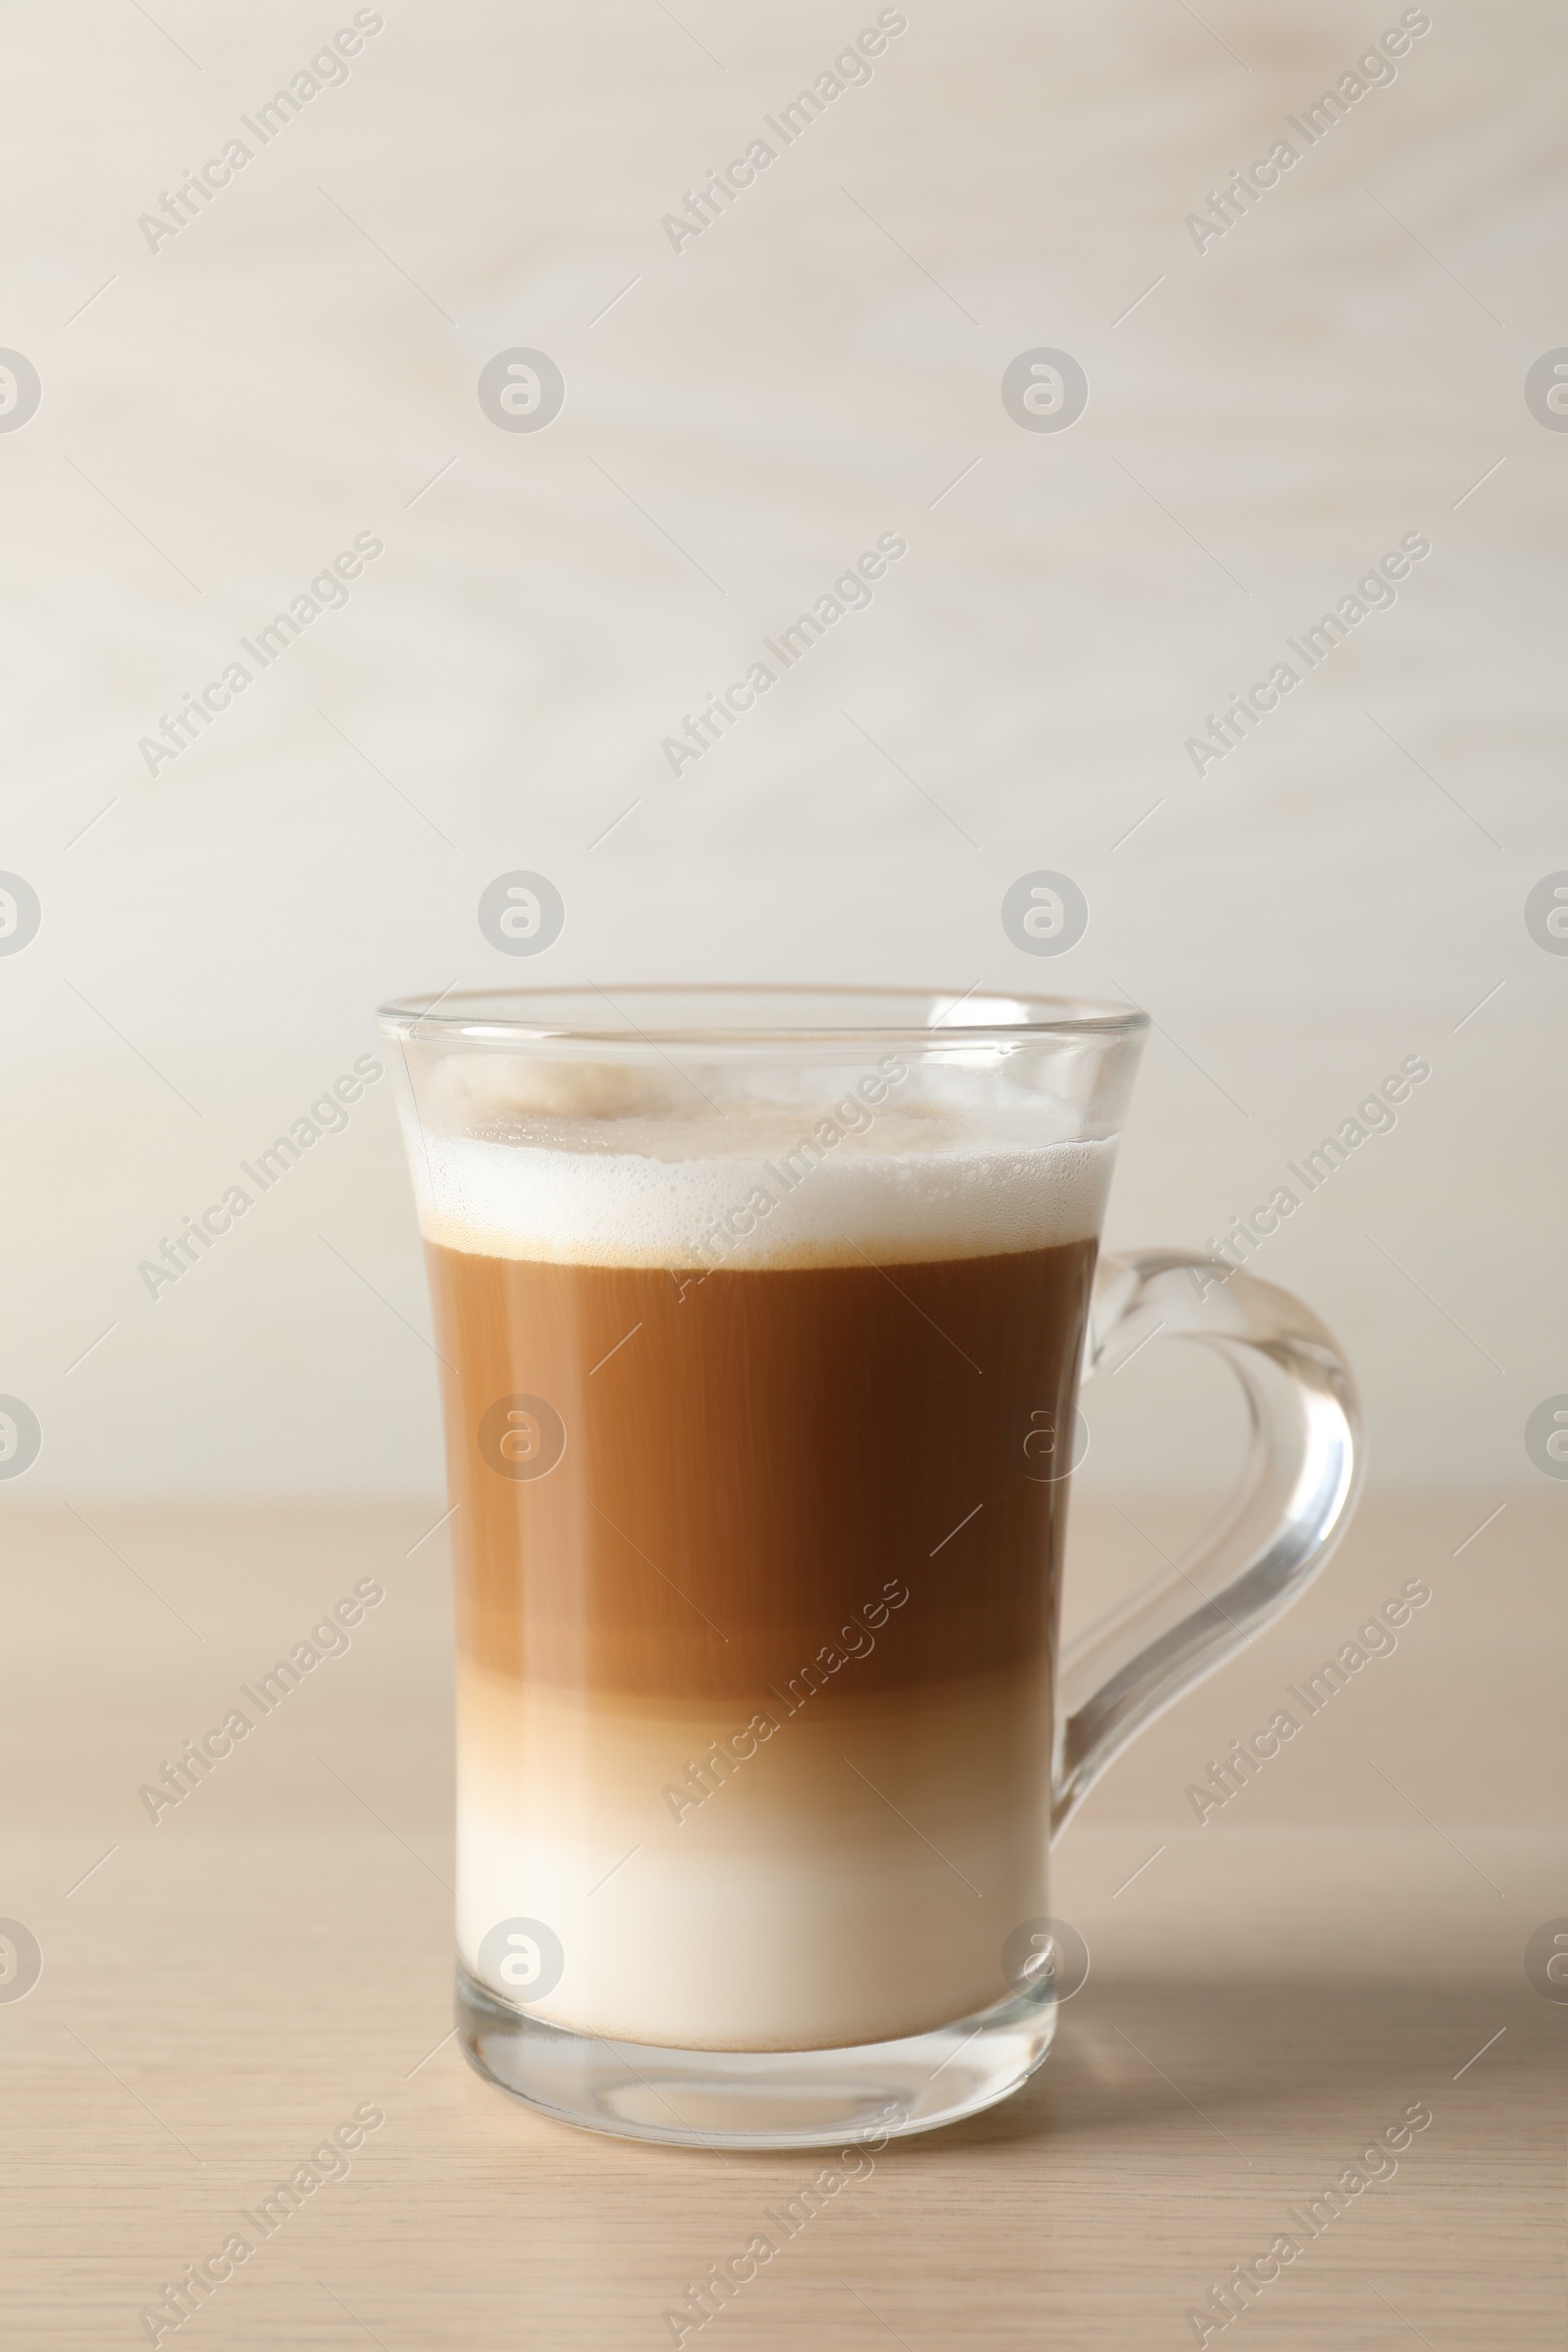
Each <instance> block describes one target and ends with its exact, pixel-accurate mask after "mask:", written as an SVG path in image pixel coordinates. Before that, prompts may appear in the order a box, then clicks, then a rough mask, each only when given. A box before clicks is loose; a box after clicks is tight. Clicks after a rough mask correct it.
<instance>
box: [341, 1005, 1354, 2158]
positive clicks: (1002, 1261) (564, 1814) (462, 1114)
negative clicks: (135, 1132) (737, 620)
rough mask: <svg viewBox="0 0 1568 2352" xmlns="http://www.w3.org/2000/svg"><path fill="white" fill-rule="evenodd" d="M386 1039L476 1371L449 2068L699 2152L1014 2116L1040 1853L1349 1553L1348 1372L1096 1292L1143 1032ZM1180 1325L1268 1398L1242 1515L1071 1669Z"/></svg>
mask: <svg viewBox="0 0 1568 2352" xmlns="http://www.w3.org/2000/svg"><path fill="white" fill-rule="evenodd" d="M380 1018H381V1024H382V1028H383V1032H384V1034H385V1035H386V1036H387V1037H388V1038H389V1039H390V1040H392V1041H394V1042H395V1043H396V1045H397V1046H398V1047H399V1049H400V1056H399V1058H400V1059H401V1063H402V1068H403V1072H404V1076H405V1079H406V1084H405V1086H404V1087H403V1090H402V1091H403V1102H404V1114H405V1123H406V1133H407V1139H408V1147H409V1157H410V1164H411V1168H412V1171H413V1177H414V1186H415V1193H416V1197H417V1207H418V1216H419V1224H420V1228H421V1231H422V1234H423V1237H424V1242H425V1247H426V1253H427V1258H428V1265H429V1277H430V1288H431V1296H432V1300H433V1305H434V1320H435V1335H436V1345H437V1348H438V1350H439V1353H440V1356H441V1359H442V1364H443V1383H444V1392H445V1417H446V1434H447V1459H448V1470H449V1478H450V1490H451V1500H452V1504H453V1513H452V1520H451V1526H452V1541H453V1547H454V1555H455V1563H456V1582H457V1613H458V1683H459V1704H458V1954H459V1966H458V2017H459V2026H460V2032H461V2038H462V2041H463V2045H464V2047H465V2049H466V2052H467V2054H468V2056H469V2058H470V2059H471V2061H472V2062H473V2064H474V2065H475V2066H476V2067H477V2068H478V2070H479V2071H480V2073H482V2074H483V2075H485V2076H487V2077H488V2079H489V2080H490V2081H491V2082H496V2083H498V2084H500V2085H501V2086H502V2087H503V2088H504V2089H506V2090H509V2091H513V2092H515V2094H516V2095H517V2096H519V2097H521V2098H523V2099H526V2100H528V2101H529V2102H530V2103H532V2104H533V2105H534V2106H536V2107H539V2108H542V2109H544V2110H545V2111H546V2112H548V2113H550V2114H552V2115H555V2116H558V2117H561V2118H564V2120H566V2121H568V2122H571V2123H575V2124H581V2125H585V2126H589V2127H591V2128H593V2129H595V2130H599V2131H614V2132H620V2133H624V2134H626V2135H629V2136H631V2137H634V2138H641V2139H653V2140H666V2141H673V2142H677V2143H680V2144H688V2145H701V2146H710V2147H711V2146H718V2147H759V2148H783V2147H813V2146H827V2145H831V2144H836V2143H838V2142H840V2141H841V2140H845V2139H853V2138H856V2137H859V2138H861V2139H862V2140H864V2139H868V2138H874V2139H876V2140H880V2138H882V2137H883V2136H886V2135H888V2134H890V2133H903V2132H909V2131H928V2130H930V2129H932V2128H933V2127H935V2126H937V2125H940V2124H946V2123H951V2122H953V2121H955V2120H956V2119H957V2118H958V2117H961V2116H966V2115H971V2114H973V2113H975V2112H976V2111H977V2110H978V2109H980V2108H983V2107H987V2106H990V2105H991V2104H993V2103H994V2102H995V2101H996V2100H998V2099H1002V2098H1005V2096H1006V2095H1007V2094H1008V2093H1009V2092H1010V2091H1012V2090H1014V2089H1016V2088H1017V2086H1018V2085H1019V2084H1020V2083H1021V2082H1024V2081H1025V2080H1026V2079H1027V2077H1028V2076H1029V2075H1031V2074H1032V2073H1033V2072H1034V2070H1035V2069H1036V2068H1037V2067H1038V2066H1039V2065H1040V2064H1041V2062H1042V2060H1043V2059H1044V2058H1045V2056H1046V2053H1047V2051H1048V2049H1049V2047H1050V2044H1051V2038H1052V2034H1053V2031H1054V2024H1055V2016H1056V2009H1057V2005H1058V2000H1059V1998H1060V1997H1061V1996H1062V1995H1063V1993H1064V1992H1065V1991H1070V1990H1071V1989H1072V1986H1071V1985H1068V1984H1064V1981H1063V1972H1064V1971H1066V1970H1069V1969H1071V1968H1072V1967H1073V1965H1074V1954H1073V1952H1072V1950H1071V1949H1070V1948H1069V1944H1070V1938H1069V1937H1068V1936H1065V1935H1064V1934H1063V1932H1062V1931H1061V1930H1060V1929H1059V1928H1058V1927H1057V1926H1056V1924H1055V1923H1054V1922H1053V1921H1052V1918H1051V1906H1050V1898H1049V1891H1048V1873H1047V1863H1048V1855H1049V1850H1050V1845H1051V1840H1052V1838H1053V1836H1054V1833H1055V1832H1056V1831H1057V1830H1059V1829H1060V1827H1061V1826H1062V1824H1063V1823H1064V1822H1065V1821H1066V1820H1067V1819H1068V1817H1069V1816H1070V1814H1071V1813H1072V1811H1073V1809H1074V1807H1075V1806H1076V1805H1077V1804H1078V1802H1079V1800H1080V1798H1081V1797H1082V1796H1083V1794H1084V1791H1085V1790H1086V1789H1088V1788H1089V1787H1090V1786H1091V1785H1092V1783H1093V1782H1094V1781H1095V1780H1096V1779H1097V1778H1098V1777H1099V1775H1100V1774H1101V1773H1102V1772H1103V1770H1104V1768H1105V1766H1106V1765H1107V1764H1108V1763H1109V1761H1110V1760H1111V1758H1112V1757H1113V1756H1114V1755H1115V1754H1116V1753H1117V1752H1118V1751H1119V1750H1120V1749H1121V1748H1122V1747H1124V1746H1125V1745H1126V1744H1127V1742H1128V1741H1129V1740H1131V1739H1132V1738H1133V1737H1134V1735H1135V1734H1136V1733H1137V1732H1138V1731H1140V1730H1141V1729H1142V1727H1143V1726H1144V1725H1145V1724H1146V1723H1148V1722H1149V1721H1150V1720H1151V1719H1152V1717H1153V1716H1154V1715H1156V1714H1158V1713H1159V1712H1160V1711H1161V1710H1162V1709H1163V1708H1165V1707H1166V1706H1168V1705H1169V1704H1170V1703H1171V1702H1172V1700H1174V1699H1175V1698H1177V1697H1178V1696H1179V1695H1180V1694H1181V1692H1182V1691H1186V1690H1187V1689H1189V1688H1190V1687H1191V1686H1192V1685H1193V1684H1194V1683H1195V1682H1197V1681H1198V1680H1199V1679H1200V1678H1201V1676H1203V1675H1205V1674H1207V1673H1208V1672H1209V1671H1210V1670H1211V1669H1212V1668H1214V1667H1215V1666H1217V1665H1218V1664H1219V1663H1220V1662H1221V1660H1222V1659H1224V1658H1226V1657H1228V1656H1229V1655H1230V1653H1231V1652H1232V1651H1233V1650H1234V1649H1236V1648H1237V1647H1238V1646H1239V1645H1240V1644H1241V1643H1242V1642H1245V1641H1246V1640H1247V1639H1248V1637H1249V1636H1250V1634H1252V1633H1253V1632H1255V1631H1256V1630H1257V1629H1258V1628H1259V1627H1260V1626H1263V1625H1266V1624H1267V1623H1269V1622H1270V1621H1271V1620H1272V1619H1273V1618H1274V1617H1276V1616H1278V1615H1279V1613H1280V1612H1281V1610H1283V1609H1284V1608H1286V1607H1287V1606H1288V1605H1289V1603H1290V1602H1291V1601H1292V1600H1293V1599H1294V1598H1295V1597H1296V1595H1297V1593H1299V1591H1300V1590H1301V1588H1302V1586H1303V1585H1304V1584H1305V1583H1306V1581H1307V1579H1308V1578H1309V1577H1310V1576H1311V1575H1312V1574H1313V1573H1314V1572H1315V1570H1316V1569H1317V1568H1319V1567H1320V1566H1321V1565H1322V1563H1323V1561H1324V1560H1325V1559H1326V1557H1327V1556H1328V1553H1329V1551H1330V1549H1331V1547H1332V1546H1333V1544H1335V1543H1336V1542H1337V1541H1338V1539H1339V1537H1340V1536H1341V1535H1342V1534H1343V1532H1344V1530H1345V1527H1346V1524H1347V1521H1348V1515H1349V1511H1350V1508H1351V1503H1352V1499H1353V1495H1354V1491H1355V1486H1356V1437H1357V1408H1356V1401H1355V1394H1354V1388H1353V1385H1352V1382H1351V1379H1350V1375H1349V1373H1348V1370H1347V1368H1346V1366H1345V1363H1344V1362H1343V1360H1342V1358H1341V1356H1340V1354H1339V1351H1338V1349H1337V1348H1336V1347H1335V1345H1334V1342H1333V1341H1332V1340H1331V1339H1330V1337H1329V1335H1328V1333H1327V1332H1326V1331H1325V1330H1324V1329H1323V1327H1322V1325H1321V1324H1320V1323H1318V1322H1317V1320H1316V1319H1315V1317H1313V1316H1312V1315H1311V1314H1309V1313H1308V1312H1307V1310H1306V1309H1305V1308H1304V1307H1302V1306H1300V1305H1299V1303H1298V1302H1297V1301H1296V1300H1295V1299H1292V1298H1290V1297H1289V1296H1288V1295H1287V1294H1286V1293H1285V1292H1283V1291H1279V1290H1276V1289H1275V1288H1274V1287H1273V1285H1272V1284H1268V1283H1263V1282H1258V1281H1255V1280H1254V1279H1253V1278H1252V1277H1251V1276H1250V1275H1247V1274H1244V1273H1240V1272H1237V1271H1235V1270H1234V1269H1232V1268H1231V1267H1230V1266H1228V1265H1226V1264H1223V1263H1220V1262H1216V1261H1215V1260H1213V1259H1210V1258H1207V1257H1204V1256H1201V1255H1195V1254H1193V1253H1192V1252H1189V1251H1186V1250H1155V1251H1144V1252H1139V1253H1137V1254H1134V1255H1122V1256H1115V1257H1099V1255H1098V1252H1099V1236H1100V1229H1101V1223H1102V1218H1103V1208H1104V1202H1105V1196H1106V1191H1107V1188H1108V1185H1109V1181H1110V1173H1111V1165H1112V1161H1113V1158H1114V1153H1115V1147H1116V1143H1117V1140H1118V1138H1119V1135H1120V1131H1121V1126H1122V1120H1123V1116H1124V1113H1125V1110H1126V1107H1127V1101H1128V1096H1129V1092H1130V1089H1131V1085H1132V1080H1133V1075H1134V1072H1135V1069H1136V1067H1137V1062H1138V1057H1139V1054H1140V1052H1141V1049H1142V1044H1143V1037H1144V1032H1145V1029H1146V1027H1147V1022H1146V1020H1145V1018H1144V1016H1143V1014H1141V1013H1139V1012H1136V1011H1133V1010H1131V1009H1128V1008H1127V1007H1123V1006H1115V1005H1089V1004H1080V1003H1073V1002H1067V1001H1062V1000H1055V999H1038V998H1017V997H1006V996H985V995H980V994H976V993H971V994H969V995H968V996H966V997H962V998H959V997H956V996H955V997H946V996H941V995H937V994H932V993H930V992H919V991H913V990H871V989H851V990H823V989H795V988H727V989H696V988H626V989H620V990H617V991H616V992H615V993H614V997H613V1000H612V998H611V996H610V995H609V993H608V992H605V991H602V990H598V989H593V990H560V991H544V990H532V989H515V990H514V989H507V990H501V991H496V992H487V993H475V994H469V995H464V996H453V995H450V994H449V995H447V996H445V997H443V998H442V999H440V1000H439V1001H438V1003H437V1004H436V1005H434V1006H433V1007H432V1008H430V1009H428V1010H425V1009H421V1007H420V1005H418V1004H417V1003H415V1002H413V1001H409V1002H406V1003H401V1004H395V1005H388V1006H386V1007H384V1008H383V1011H382V1013H381V1016H380ZM1097 1259H1098V1262H1097ZM1155 1333H1159V1334H1161V1335H1163V1336H1167V1337H1169V1336H1176V1337H1180V1338H1188V1339H1195V1340H1199V1341H1201V1342H1203V1343H1204V1344H1205V1345H1207V1346H1209V1347H1211V1348H1216V1349H1217V1350H1218V1351H1219V1353H1220V1354H1221V1355H1222V1356H1223V1357H1224V1358H1225V1360H1226V1361H1227V1362H1228V1363H1229V1364H1230V1365H1231V1367H1232V1369H1233V1370H1234V1371H1235V1372H1236V1374H1237V1376H1238V1378H1239V1379H1240V1381H1241V1383H1242V1386H1243V1389H1244V1391H1245V1393H1246V1397H1247V1400H1248V1405H1249V1408H1250V1422H1251V1444H1250V1455H1249V1459H1248V1463H1247V1467H1246V1470H1245V1473H1244V1476H1243V1480H1242V1484H1241V1488H1240V1491H1239V1493H1238V1494H1237V1495H1236V1496H1235V1498H1234V1499H1233V1501H1232V1502H1231V1503H1230V1505H1229V1507H1228V1508H1227V1509H1226V1511H1225V1512H1224V1514H1223V1516H1222V1518H1221V1520H1220V1522H1219V1524H1218V1525H1217V1527H1216V1528H1215V1529H1214V1531H1213V1532H1212V1533H1211V1534H1210V1535H1209V1536H1208V1537H1207V1538H1206V1539H1205V1540H1204V1541H1203V1542H1202V1543H1201V1544H1198V1545H1197V1546H1196V1547H1195V1548H1194V1550H1193V1551H1192V1552H1191V1554H1190V1555H1188V1556H1186V1557H1184V1558H1183V1559H1182V1560H1181V1561H1180V1562H1179V1563H1177V1564H1176V1565H1175V1566H1174V1567H1173V1568H1172V1569H1171V1570H1170V1571H1169V1572H1168V1573H1167V1574H1165V1575H1163V1576H1161V1577H1160V1578H1159V1579H1158V1580H1157V1581H1156V1583H1155V1584H1154V1585H1153V1586H1152V1588H1151V1589H1150V1590H1149V1591H1148V1592H1146V1593H1141V1594H1140V1595H1139V1596H1138V1597H1137V1598H1136V1599H1134V1600H1133V1601H1131V1602H1130V1603H1128V1604H1127V1605H1126V1606H1125V1607H1123V1608H1122V1609H1120V1610H1118V1611H1117V1612H1115V1613H1114V1615H1113V1616H1112V1617H1110V1618H1109V1619H1107V1620H1105V1621H1104V1622H1103V1624H1101V1625H1099V1626H1097V1627H1096V1628H1095V1629H1094V1630H1093V1632H1092V1633H1090V1634H1089V1635H1088V1636H1087V1637H1086V1638H1085V1639H1084V1640H1083V1641H1082V1642H1079V1643H1078V1644H1076V1645H1075V1646H1074V1647H1073V1648H1072V1649H1070V1650H1069V1651H1068V1652H1067V1653H1066V1654H1065V1655H1064V1656H1061V1657H1060V1658H1059V1659H1058V1646H1059V1644H1058V1637H1057V1620H1058V1599H1059V1591H1060V1575H1061V1548H1062V1538H1063V1531H1064V1523H1065V1517H1066V1503H1067V1494H1068V1487H1069V1480H1070V1475H1071V1471H1072V1469H1073V1467H1074V1463H1075V1459H1076V1457H1077V1454H1078V1452H1079V1450H1080V1447H1081V1443H1082V1428H1083V1425H1082V1421H1081V1417H1080V1416H1079V1414H1078V1411H1077V1403H1076V1398H1077V1389H1078V1382H1079V1379H1080V1376H1081V1375H1085V1374H1087V1373H1088V1372H1090V1371H1093V1370H1095V1369H1097V1368H1100V1367H1103V1366H1104V1365H1106V1364H1107V1363H1114V1362H1115V1361H1118V1360H1120V1359H1122V1358H1124V1357H1125V1356H1127V1355H1129V1354H1131V1353H1132V1352H1133V1350H1134V1349H1135V1348H1139V1347H1141V1346H1143V1345H1144V1343H1145V1342H1146V1341H1147V1340H1149V1339H1150V1338H1152V1336H1153V1335H1154V1334H1155ZM1200 1588H1201V1590H1202V1591H1204V1592H1207V1593H1211V1594H1212V1595H1213V1597H1212V1598H1208V1599H1199V1601H1198V1602H1197V1605H1195V1604H1194V1593H1195V1591H1196V1590H1199V1589H1200Z"/></svg>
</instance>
